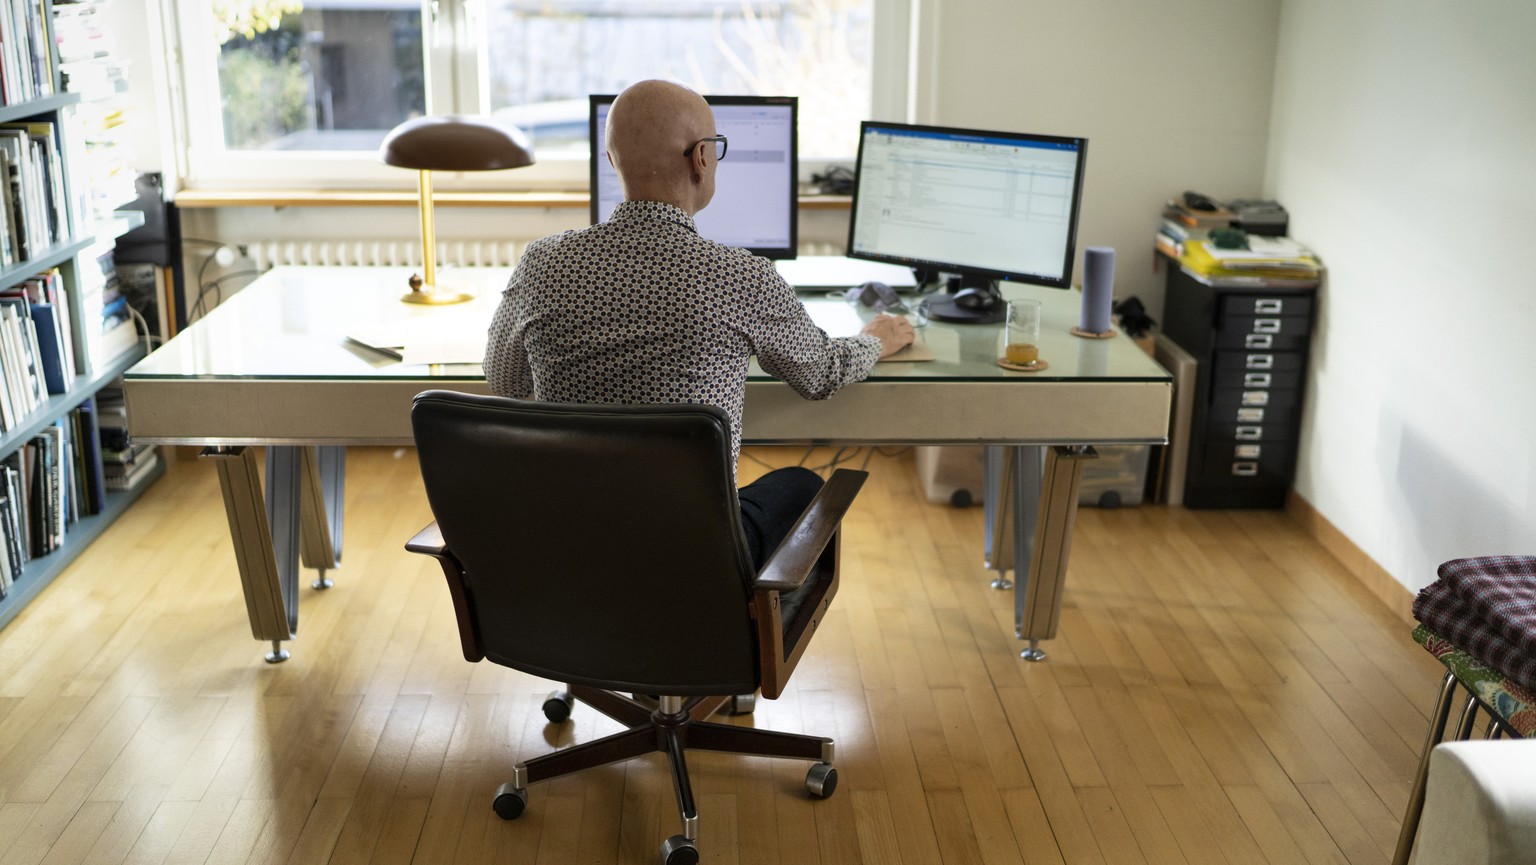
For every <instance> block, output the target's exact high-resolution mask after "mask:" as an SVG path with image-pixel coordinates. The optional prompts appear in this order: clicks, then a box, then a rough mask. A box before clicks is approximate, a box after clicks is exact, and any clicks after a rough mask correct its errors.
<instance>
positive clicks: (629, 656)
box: [411, 391, 758, 696]
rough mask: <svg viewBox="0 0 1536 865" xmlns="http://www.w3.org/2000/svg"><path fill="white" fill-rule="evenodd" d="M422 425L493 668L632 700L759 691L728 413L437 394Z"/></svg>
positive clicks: (431, 476)
mask: <svg viewBox="0 0 1536 865" xmlns="http://www.w3.org/2000/svg"><path fill="white" fill-rule="evenodd" d="M411 424H412V428H413V430H414V433H415V437H416V446H417V454H418V457H419V459H420V461H421V473H422V478H423V480H424V481H425V483H426V490H427V498H428V501H429V502H430V503H431V506H432V512H433V515H434V517H435V518H436V519H437V522H438V526H439V529H440V530H441V532H442V535H443V540H444V542H445V544H446V546H447V548H448V550H449V552H450V553H451V554H452V555H453V557H454V558H455V559H456V560H457V561H458V563H459V564H460V565H461V566H462V568H463V571H464V573H465V575H466V580H465V581H466V584H467V596H468V598H469V606H470V619H471V621H472V622H473V624H474V627H475V628H476V630H477V632H478V633H477V638H478V642H479V643H480V646H481V648H482V650H483V651H484V653H485V656H486V657H487V658H490V659H491V660H492V661H495V662H497V663H501V664H506V665H507V666H511V667H515V668H517V669H520V670H524V671H526V672H530V673H533V674H535V675H538V676H542V677H544V678H548V679H553V680H556V681H562V682H574V683H578V684H585V685H591V686H594V687H599V688H609V689H613V690H620V691H634V692H641V693H651V694H673V695H680V696H688V695H695V694H741V693H751V692H752V691H753V690H754V688H755V687H756V685H757V679H758V666H757V637H756V633H755V631H754V628H753V624H752V620H751V617H750V608H749V601H750V595H749V588H748V586H749V581H750V580H751V578H752V576H753V574H752V570H751V564H750V561H749V558H748V552H747V546H746V541H745V539H744V536H743V534H742V529H741V513H740V510H739V506H738V504H737V500H736V489H735V485H734V483H733V479H732V471H731V465H730V458H731V449H730V443H731V437H730V426H729V422H728V421H727V419H726V416H725V414H724V413H723V412H721V411H720V410H719V409H717V408H714V407H711V406H702V405H663V406H619V405H575V404H564V405H562V404H552V403H536V402H524V401H519V400H511V399H504V398H500V397H484V396H475V395H469V394H462V393H454V392H449V391H428V392H426V393H423V394H420V395H418V396H417V397H416V401H415V405H414V406H413V407H412V410H411Z"/></svg>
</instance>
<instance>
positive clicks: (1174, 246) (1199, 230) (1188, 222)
mask: <svg viewBox="0 0 1536 865" xmlns="http://www.w3.org/2000/svg"><path fill="white" fill-rule="evenodd" d="M1236 216H1237V214H1235V213H1233V212H1232V211H1230V210H1228V209H1226V208H1225V207H1222V206H1219V205H1218V206H1217V207H1216V209H1215V210H1196V209H1195V208H1193V207H1188V206H1186V205H1185V204H1184V203H1183V202H1182V201H1178V200H1174V201H1170V202H1168V205H1167V206H1166V207H1164V208H1163V222H1162V225H1161V226H1160V227H1159V228H1158V231H1157V241H1156V243H1157V248H1158V251H1160V252H1162V253H1163V254H1164V255H1167V256H1169V257H1170V258H1179V257H1180V256H1182V255H1183V254H1184V248H1185V245H1186V244H1188V243H1189V241H1191V240H1205V239H1206V238H1208V237H1210V236H1211V229H1213V228H1229V227H1231V225H1232V221H1233V219H1235V218H1236Z"/></svg>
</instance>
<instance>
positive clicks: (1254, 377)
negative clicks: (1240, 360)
mask: <svg viewBox="0 0 1536 865" xmlns="http://www.w3.org/2000/svg"><path fill="white" fill-rule="evenodd" d="M1269 379H1270V374H1269V373H1267V372H1250V373H1245V374H1244V375H1243V387H1269Z"/></svg>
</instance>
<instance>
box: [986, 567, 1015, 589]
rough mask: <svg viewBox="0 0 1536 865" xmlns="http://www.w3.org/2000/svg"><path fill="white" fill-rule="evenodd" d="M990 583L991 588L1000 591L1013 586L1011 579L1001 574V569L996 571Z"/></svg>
mask: <svg viewBox="0 0 1536 865" xmlns="http://www.w3.org/2000/svg"><path fill="white" fill-rule="evenodd" d="M990 585H991V586H992V588H994V589H997V590H998V591H1002V590H1003V589H1011V588H1013V580H1010V579H1008V578H1007V577H1005V576H1003V571H998V572H997V577H996V578H995V579H993V580H992V582H991V583H990Z"/></svg>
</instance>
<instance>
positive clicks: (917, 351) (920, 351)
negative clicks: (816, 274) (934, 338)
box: [807, 303, 934, 363]
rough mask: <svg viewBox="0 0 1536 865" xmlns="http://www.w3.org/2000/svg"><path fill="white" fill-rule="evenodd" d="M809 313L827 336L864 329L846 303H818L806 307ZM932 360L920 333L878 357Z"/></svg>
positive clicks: (891, 360) (888, 360)
mask: <svg viewBox="0 0 1536 865" xmlns="http://www.w3.org/2000/svg"><path fill="white" fill-rule="evenodd" d="M807 310H808V311H809V312H810V314H811V321H812V322H814V323H815V325H816V326H817V327H819V328H821V329H822V330H824V331H826V333H827V336H855V335H857V334H858V332H859V331H861V330H863V329H864V318H863V317H862V316H860V315H859V313H858V311H857V310H856V309H854V308H853V307H852V306H848V305H846V304H825V303H819V304H815V305H813V306H809V307H807ZM921 360H934V354H933V349H931V348H929V347H928V344H927V343H925V342H923V337H922V334H918V336H917V341H916V342H914V343H912V344H911V345H909V346H907V347H906V348H904V349H902V350H901V351H898V352H896V353H895V354H893V355H891V356H890V357H883V358H881V359H880V362H881V363H900V362H903V361H921Z"/></svg>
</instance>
